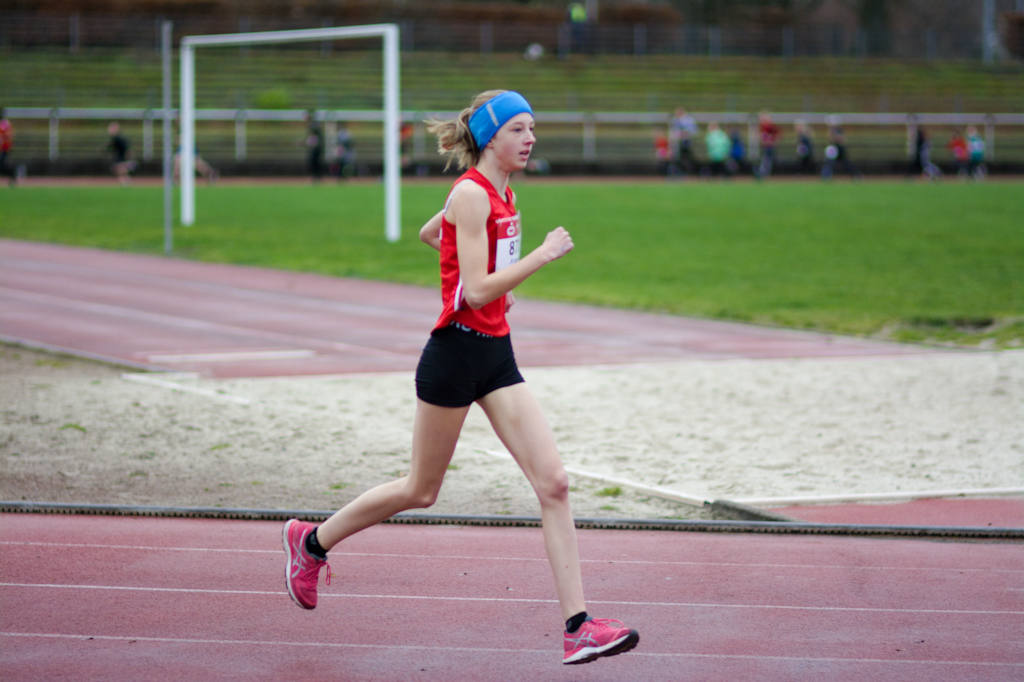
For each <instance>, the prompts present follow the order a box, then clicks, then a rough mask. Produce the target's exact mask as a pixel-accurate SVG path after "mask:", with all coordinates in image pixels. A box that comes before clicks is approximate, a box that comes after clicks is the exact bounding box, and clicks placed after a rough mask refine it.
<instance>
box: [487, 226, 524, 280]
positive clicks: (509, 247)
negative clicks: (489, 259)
mask: <svg viewBox="0 0 1024 682" xmlns="http://www.w3.org/2000/svg"><path fill="white" fill-rule="evenodd" d="M495 224H496V225H497V228H498V230H497V232H498V234H497V237H498V238H497V240H496V241H495V246H494V248H495V254H494V271H495V272H497V271H498V270H501V269H503V268H507V267H508V266H510V265H512V264H513V263H518V262H519V254H520V252H521V250H522V248H523V233H522V230H521V229H520V228H519V214H518V213H517V214H515V215H514V216H512V217H511V218H498V219H497V220H496V221H495Z"/></svg>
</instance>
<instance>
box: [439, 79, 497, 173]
mask: <svg viewBox="0 0 1024 682" xmlns="http://www.w3.org/2000/svg"><path fill="white" fill-rule="evenodd" d="M503 92H505V91H504V90H487V91H485V92H481V93H480V94H479V95H477V96H476V97H474V98H473V102H472V104H470V105H469V106H468V107H466V108H465V109H463V110H462V111H460V112H459V115H458V116H456V117H455V118H454V119H453V120H450V121H440V120H437V119H428V120H427V121H426V123H427V130H428V131H430V132H431V133H432V134H434V135H437V153H438V154H440V155H441V156H444V157H446V159H447V160H446V161H445V164H444V169H445V170H448V169H449V168H451V166H452V164H453V163H454V164H455V165H456V167H457V168H458V169H459V170H465V169H467V168H470V167H472V166H475V165H476V164H477V163H478V162H479V161H480V155H481V154H482V153H483V150H482V149H477V146H476V141H475V140H474V139H473V133H472V132H470V130H469V119H470V117H471V116H472V115H473V114H474V112H476V110H477V109H479V108H480V107H482V106H483V105H484V104H486V103H487V102H488V101H490V100H491V99H493V98H495V97H497V96H498V95H500V94H501V93H503Z"/></svg>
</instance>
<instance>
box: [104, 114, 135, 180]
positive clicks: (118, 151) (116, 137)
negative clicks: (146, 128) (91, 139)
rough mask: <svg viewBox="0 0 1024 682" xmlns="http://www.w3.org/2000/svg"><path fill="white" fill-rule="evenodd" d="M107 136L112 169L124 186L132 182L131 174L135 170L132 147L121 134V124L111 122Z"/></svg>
mask: <svg viewBox="0 0 1024 682" xmlns="http://www.w3.org/2000/svg"><path fill="white" fill-rule="evenodd" d="M107 134H108V135H110V140H109V141H108V142H107V150H109V151H110V155H111V161H112V163H111V166H110V169H111V170H112V171H113V173H114V176H115V177H117V181H118V182H119V183H121V184H122V185H127V184H128V183H129V182H131V174H132V172H133V171H134V170H135V165H136V164H135V162H134V161H132V159H131V145H130V144H128V139H127V138H126V137H125V136H124V135H122V134H121V124H120V123H118V122H117V121H111V122H110V124H109V125H108V126H107Z"/></svg>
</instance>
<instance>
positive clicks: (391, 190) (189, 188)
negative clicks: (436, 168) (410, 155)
mask: <svg viewBox="0 0 1024 682" xmlns="http://www.w3.org/2000/svg"><path fill="white" fill-rule="evenodd" d="M378 36H379V37H381V38H383V42H384V45H383V52H384V78H383V81H384V83H383V89H384V215H385V221H384V222H385V227H384V234H385V236H386V237H387V240H388V241H389V242H395V241H398V239H399V237H400V236H401V225H400V223H401V204H400V199H399V183H400V181H401V180H400V177H401V176H400V172H399V164H400V160H399V155H398V133H399V124H400V121H399V106H398V93H399V81H398V25H397V24H368V25H366V26H335V27H329V28H311V29H300V30H295V31H261V32H256V33H221V34H211V35H194V36H185V37H183V38H182V39H181V224H182V225H191V224H193V223H194V222H195V219H196V199H195V113H196V111H195V110H196V97H195V95H196V75H195V55H194V52H195V50H196V48H199V47H224V46H227V45H265V44H268V43H294V42H311V41H317V40H339V39H344V38H374V37H378Z"/></svg>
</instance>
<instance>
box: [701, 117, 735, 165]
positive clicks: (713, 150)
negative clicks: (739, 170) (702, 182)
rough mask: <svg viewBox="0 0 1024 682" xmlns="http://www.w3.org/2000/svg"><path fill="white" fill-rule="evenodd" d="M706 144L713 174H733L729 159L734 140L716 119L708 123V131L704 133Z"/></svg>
mask: <svg viewBox="0 0 1024 682" xmlns="http://www.w3.org/2000/svg"><path fill="white" fill-rule="evenodd" d="M704 144H705V145H706V146H707V150H708V160H709V161H710V162H711V176H712V177H719V176H726V175H731V173H730V172H729V167H728V161H729V150H730V149H731V148H732V142H731V141H730V140H729V136H728V135H726V134H725V131H724V130H722V129H721V128H719V127H718V123H716V122H715V121H712V122H711V123H709V124H708V132H707V134H705V135H704Z"/></svg>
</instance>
